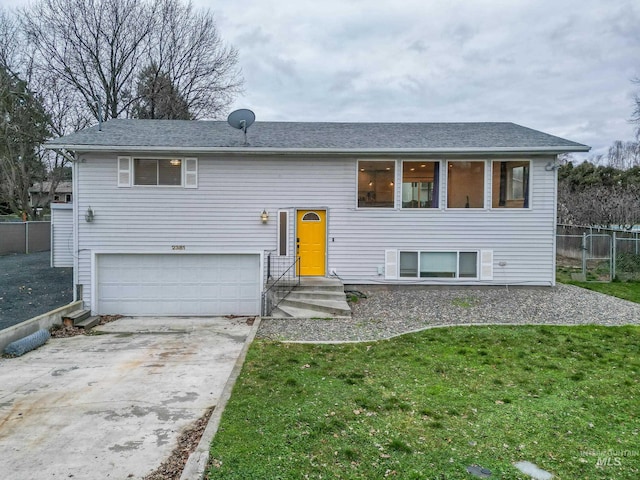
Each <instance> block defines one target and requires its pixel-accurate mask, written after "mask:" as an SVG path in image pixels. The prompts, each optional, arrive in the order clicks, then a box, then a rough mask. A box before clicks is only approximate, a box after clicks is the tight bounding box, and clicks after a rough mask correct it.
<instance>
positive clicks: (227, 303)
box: [96, 254, 261, 315]
mask: <svg viewBox="0 0 640 480" xmlns="http://www.w3.org/2000/svg"><path fill="white" fill-rule="evenodd" d="M96 263H97V274H98V278H97V284H98V285H97V292H96V293H97V297H98V299H97V304H98V313H100V314H122V315H230V314H233V315H257V314H259V313H260V278H261V276H260V256H259V255H250V254H247V255H237V254H233V255H199V254H198V255H184V254H183V255H140V254H126V255H125V254H118V255H115V254H108V255H98V256H97V261H96Z"/></svg>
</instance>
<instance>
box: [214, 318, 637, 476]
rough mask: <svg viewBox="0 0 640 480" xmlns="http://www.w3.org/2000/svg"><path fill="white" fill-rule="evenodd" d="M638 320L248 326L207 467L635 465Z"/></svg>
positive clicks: (340, 470)
mask: <svg viewBox="0 0 640 480" xmlns="http://www.w3.org/2000/svg"><path fill="white" fill-rule="evenodd" d="M639 372H640V327H597V326H580V327H550V326H537V327H536V326H516V327H487V326H482V327H480V326H479V327H451V328H439V329H433V330H427V331H424V332H421V333H417V334H410V335H405V336H402V337H399V338H396V339H393V340H389V341H381V342H376V343H366V344H345V345H298V344H283V343H277V342H270V341H264V340H256V341H255V342H254V343H253V345H252V346H251V348H250V350H249V353H248V356H247V360H246V363H245V365H244V368H243V371H242V373H241V375H240V378H239V379H238V382H237V384H236V386H235V389H234V392H233V395H232V398H231V400H230V402H229V404H228V406H227V408H226V410H225V412H224V414H223V418H222V423H221V426H220V429H219V431H218V434H217V436H216V437H215V439H214V442H213V444H212V447H211V463H210V466H209V472H208V478H209V479H219V478H224V479H231V478H232V479H243V480H245V479H276V478H282V479H285V478H287V479H288V478H291V479H299V478H313V479H319V478H325V479H330V478H363V479H374V478H375V479H377V478H385V477H388V478H402V479H421V480H423V479H447V480H450V479H472V478H477V477H472V476H471V475H470V474H469V473H467V471H466V468H467V466H470V465H473V464H478V465H480V466H482V467H484V468H487V469H489V470H491V472H492V473H493V474H492V476H491V477H490V478H494V479H515V478H523V479H524V478H529V477H527V476H525V475H523V474H521V473H519V471H518V470H516V469H515V467H514V466H513V463H514V462H517V461H521V460H526V461H530V462H533V463H535V464H537V465H538V466H539V467H540V468H543V469H545V470H547V471H549V472H552V473H553V474H554V475H556V477H555V478H558V479H577V478H580V479H605V478H606V479H608V478H616V479H636V478H639V477H640V419H639V415H640V383H639V376H638V374H639Z"/></svg>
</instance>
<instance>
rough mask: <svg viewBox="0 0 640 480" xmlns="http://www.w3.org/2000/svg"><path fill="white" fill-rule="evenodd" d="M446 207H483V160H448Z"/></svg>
mask: <svg viewBox="0 0 640 480" xmlns="http://www.w3.org/2000/svg"><path fill="white" fill-rule="evenodd" d="M447 207H448V208H484V162H483V161H477V160H475V161H469V162H448V167H447Z"/></svg>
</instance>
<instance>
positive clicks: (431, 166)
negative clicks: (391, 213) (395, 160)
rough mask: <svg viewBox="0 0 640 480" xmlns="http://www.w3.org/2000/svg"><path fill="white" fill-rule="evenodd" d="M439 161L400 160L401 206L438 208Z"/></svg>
mask: <svg viewBox="0 0 640 480" xmlns="http://www.w3.org/2000/svg"><path fill="white" fill-rule="evenodd" d="M439 177H440V162H402V208H438V206H439V198H438V197H439V195H438V193H439V189H440V181H439V180H440V178H439Z"/></svg>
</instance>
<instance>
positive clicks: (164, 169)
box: [133, 158, 182, 186]
mask: <svg viewBox="0 0 640 480" xmlns="http://www.w3.org/2000/svg"><path fill="white" fill-rule="evenodd" d="M133 178H134V182H133V183H134V185H177V186H180V185H182V160H181V159H177V158H171V159H169V158H159V159H155V158H134V159H133Z"/></svg>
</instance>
